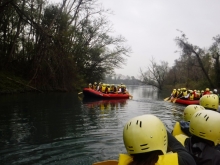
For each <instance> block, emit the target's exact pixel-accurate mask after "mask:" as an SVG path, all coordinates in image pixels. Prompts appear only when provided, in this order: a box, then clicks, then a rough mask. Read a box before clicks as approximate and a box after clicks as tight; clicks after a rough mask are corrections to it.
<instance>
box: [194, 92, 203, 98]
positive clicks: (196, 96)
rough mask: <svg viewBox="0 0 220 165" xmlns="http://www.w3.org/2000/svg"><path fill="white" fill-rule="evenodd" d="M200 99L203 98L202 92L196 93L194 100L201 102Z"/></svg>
mask: <svg viewBox="0 0 220 165" xmlns="http://www.w3.org/2000/svg"><path fill="white" fill-rule="evenodd" d="M200 97H201V93H200V90H197V91H196V93H195V96H194V100H199V99H200Z"/></svg>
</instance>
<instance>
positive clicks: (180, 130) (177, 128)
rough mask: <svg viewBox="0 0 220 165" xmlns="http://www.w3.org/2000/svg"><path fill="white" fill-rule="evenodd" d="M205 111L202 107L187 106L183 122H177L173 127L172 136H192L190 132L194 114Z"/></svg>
mask: <svg viewBox="0 0 220 165" xmlns="http://www.w3.org/2000/svg"><path fill="white" fill-rule="evenodd" d="M201 110H205V108H204V107H203V106H201V105H196V104H191V105H188V106H186V108H185V109H184V111H183V120H182V121H179V122H178V121H177V122H176V123H175V125H174V127H173V131H172V135H173V136H176V135H179V134H183V135H186V136H191V133H190V132H189V122H190V119H191V117H192V116H193V115H194V113H196V112H198V111H201Z"/></svg>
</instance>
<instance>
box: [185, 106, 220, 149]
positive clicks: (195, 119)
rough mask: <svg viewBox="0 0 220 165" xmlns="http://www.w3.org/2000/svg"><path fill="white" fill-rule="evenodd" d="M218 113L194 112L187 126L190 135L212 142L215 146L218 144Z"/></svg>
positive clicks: (219, 115) (219, 140)
mask: <svg viewBox="0 0 220 165" xmlns="http://www.w3.org/2000/svg"><path fill="white" fill-rule="evenodd" d="M219 125H220V113H218V112H215V111H209V110H205V111H198V112H196V113H195V114H194V115H193V116H192V118H191V120H190V124H189V131H190V133H191V134H193V135H195V136H197V137H200V138H202V139H206V140H210V141H212V142H214V144H215V146H216V145H217V144H218V143H220V127H219Z"/></svg>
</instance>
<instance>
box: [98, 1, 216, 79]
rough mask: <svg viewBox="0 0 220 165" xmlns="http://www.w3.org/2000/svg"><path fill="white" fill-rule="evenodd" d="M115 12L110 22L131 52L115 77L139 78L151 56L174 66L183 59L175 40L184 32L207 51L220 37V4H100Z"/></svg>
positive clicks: (167, 2) (212, 2)
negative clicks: (179, 59) (175, 62)
mask: <svg viewBox="0 0 220 165" xmlns="http://www.w3.org/2000/svg"><path fill="white" fill-rule="evenodd" d="M100 2H101V3H102V4H103V6H104V7H105V8H109V9H111V10H112V11H113V13H114V15H109V20H110V22H111V23H112V24H113V29H114V31H115V33H116V34H121V35H122V36H124V37H125V38H126V39H127V45H129V46H130V47H131V48H132V53H131V54H130V57H128V58H127V65H126V66H124V67H123V69H116V73H121V74H124V75H129V76H135V77H136V78H137V77H138V75H140V74H139V70H140V68H142V69H144V70H146V68H147V66H148V65H149V60H151V59H152V56H153V57H154V59H155V60H156V62H157V63H160V61H167V62H169V66H172V65H173V63H174V60H175V59H178V58H179V57H180V55H179V54H178V53H174V52H175V51H176V50H178V47H177V46H176V43H175V41H174V39H175V38H176V37H177V36H181V33H180V32H178V31H177V30H176V29H179V30H181V31H183V32H184V33H185V34H186V37H187V38H188V41H189V42H190V43H192V44H194V45H198V46H200V47H201V48H208V47H209V46H210V45H211V44H212V43H213V39H212V38H213V37H215V36H216V35H218V34H220V19H219V18H220V1H219V0H100Z"/></svg>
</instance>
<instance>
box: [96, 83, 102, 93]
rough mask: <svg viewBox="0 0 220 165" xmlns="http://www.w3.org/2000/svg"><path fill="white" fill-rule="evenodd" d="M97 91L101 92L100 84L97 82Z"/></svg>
mask: <svg viewBox="0 0 220 165" xmlns="http://www.w3.org/2000/svg"><path fill="white" fill-rule="evenodd" d="M97 91H99V92H101V91H102V82H99V85H98V86H97Z"/></svg>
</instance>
